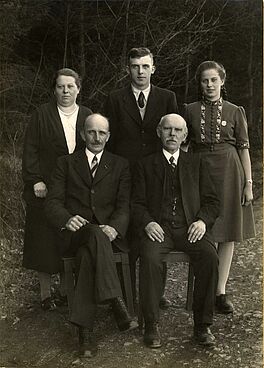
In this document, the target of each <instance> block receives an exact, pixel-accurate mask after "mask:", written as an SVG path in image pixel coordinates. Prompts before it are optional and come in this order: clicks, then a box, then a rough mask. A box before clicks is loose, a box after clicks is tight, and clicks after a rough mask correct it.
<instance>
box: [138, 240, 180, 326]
mask: <svg viewBox="0 0 264 368" xmlns="http://www.w3.org/2000/svg"><path fill="white" fill-rule="evenodd" d="M172 248H173V243H172V241H171V239H169V238H168V237H167V236H166V235H165V241H164V242H163V243H161V244H160V243H158V242H153V241H151V240H150V239H148V238H147V237H144V238H143V239H142V245H141V251H140V271H139V289H140V298H141V303H142V309H143V316H144V319H145V322H146V323H148V322H158V321H159V302H160V298H161V296H162V295H163V291H164V288H163V286H164V283H163V262H164V257H165V255H166V254H167V253H169V251H170V250H172Z"/></svg>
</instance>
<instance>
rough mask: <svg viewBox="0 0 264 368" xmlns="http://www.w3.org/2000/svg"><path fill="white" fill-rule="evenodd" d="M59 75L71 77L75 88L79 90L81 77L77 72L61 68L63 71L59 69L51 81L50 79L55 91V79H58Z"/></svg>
mask: <svg viewBox="0 0 264 368" xmlns="http://www.w3.org/2000/svg"><path fill="white" fill-rule="evenodd" d="M61 75H65V76H67V77H73V78H74V79H75V83H76V85H77V87H78V88H79V89H80V88H81V83H82V81H81V77H80V76H79V74H78V73H77V72H75V71H74V70H73V69H70V68H63V69H59V70H57V71H56V72H55V74H54V76H53V79H52V88H53V89H55V87H56V83H57V79H58V78H59V76H61Z"/></svg>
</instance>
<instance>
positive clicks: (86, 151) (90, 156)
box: [85, 148, 104, 169]
mask: <svg viewBox="0 0 264 368" xmlns="http://www.w3.org/2000/svg"><path fill="white" fill-rule="evenodd" d="M103 152H104V151H101V152H99V153H96V154H95V153H93V152H91V151H89V150H88V148H85V154H86V156H87V159H88V163H89V167H90V169H91V167H92V160H93V158H94V156H96V158H97V162H98V165H99V163H100V160H101V157H102V154H103Z"/></svg>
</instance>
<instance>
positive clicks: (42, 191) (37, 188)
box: [33, 181, 48, 198]
mask: <svg viewBox="0 0 264 368" xmlns="http://www.w3.org/2000/svg"><path fill="white" fill-rule="evenodd" d="M33 189H34V194H35V196H36V197H38V198H45V197H46V195H47V193H48V189H47V186H46V184H45V183H44V182H43V181H40V182H38V183H36V184H34V186H33Z"/></svg>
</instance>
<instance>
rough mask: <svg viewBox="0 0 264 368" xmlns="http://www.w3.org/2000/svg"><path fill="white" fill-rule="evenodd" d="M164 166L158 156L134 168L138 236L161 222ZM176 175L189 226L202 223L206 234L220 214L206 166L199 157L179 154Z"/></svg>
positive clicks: (145, 160)
mask: <svg viewBox="0 0 264 368" xmlns="http://www.w3.org/2000/svg"><path fill="white" fill-rule="evenodd" d="M165 165H166V161H165V158H164V155H163V153H162V152H158V153H156V154H153V155H150V156H148V157H146V158H144V159H143V160H142V161H140V162H139V163H138V164H137V166H136V170H135V178H134V183H133V184H134V187H133V190H132V217H133V223H134V225H135V226H136V228H137V229H139V230H140V231H141V232H142V231H144V228H145V226H146V225H147V224H148V223H149V222H151V221H155V222H158V223H160V221H161V208H162V202H163V199H164V191H165V185H164V181H165V180H164V178H165ZM178 172H179V180H180V188H181V195H182V203H183V209H184V213H185V217H186V221H187V224H188V226H189V225H190V224H191V223H192V222H194V221H196V220H198V219H201V220H203V221H204V222H205V224H206V227H207V230H208V229H210V228H211V227H212V225H213V224H214V222H215V220H216V218H217V216H218V213H219V199H218V198H217V195H216V192H215V189H214V186H213V184H212V181H211V178H210V176H209V175H208V173H207V169H206V166H205V162H203V161H202V160H201V157H200V155H194V154H192V153H188V152H183V151H182V150H181V151H180V156H179V160H178Z"/></svg>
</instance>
